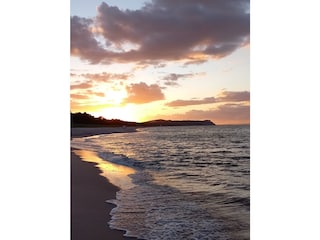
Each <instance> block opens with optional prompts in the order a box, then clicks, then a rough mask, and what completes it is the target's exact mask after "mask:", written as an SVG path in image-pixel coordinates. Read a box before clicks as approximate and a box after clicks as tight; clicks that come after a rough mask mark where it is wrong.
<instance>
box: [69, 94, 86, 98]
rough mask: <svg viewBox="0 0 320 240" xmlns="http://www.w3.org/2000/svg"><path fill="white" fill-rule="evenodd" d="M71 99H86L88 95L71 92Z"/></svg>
mask: <svg viewBox="0 0 320 240" xmlns="http://www.w3.org/2000/svg"><path fill="white" fill-rule="evenodd" d="M70 97H71V99H88V98H89V97H88V96H87V95H83V94H71V95H70Z"/></svg>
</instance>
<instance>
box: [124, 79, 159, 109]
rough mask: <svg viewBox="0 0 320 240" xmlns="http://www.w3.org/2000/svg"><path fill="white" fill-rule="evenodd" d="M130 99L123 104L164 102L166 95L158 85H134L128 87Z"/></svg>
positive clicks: (142, 83) (141, 83)
mask: <svg viewBox="0 0 320 240" xmlns="http://www.w3.org/2000/svg"><path fill="white" fill-rule="evenodd" d="M126 90H127V93H128V98H126V99H125V100H124V102H123V103H136V104H142V103H149V102H153V101H158V100H163V99H164V94H163V93H162V91H161V88H160V87H159V86H158V85H157V84H151V85H147V84H146V83H144V82H140V83H134V84H131V85H129V86H127V87H126Z"/></svg>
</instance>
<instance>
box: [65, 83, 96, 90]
mask: <svg viewBox="0 0 320 240" xmlns="http://www.w3.org/2000/svg"><path fill="white" fill-rule="evenodd" d="M91 87H92V84H91V83H88V82H83V83H78V84H72V85H71V86H70V89H71V90H75V89H88V88H91Z"/></svg>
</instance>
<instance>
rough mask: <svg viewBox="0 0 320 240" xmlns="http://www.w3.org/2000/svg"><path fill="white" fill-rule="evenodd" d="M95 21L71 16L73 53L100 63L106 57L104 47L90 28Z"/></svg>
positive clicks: (71, 48) (71, 47)
mask: <svg viewBox="0 0 320 240" xmlns="http://www.w3.org/2000/svg"><path fill="white" fill-rule="evenodd" d="M92 23H93V21H92V20H91V19H87V18H81V17H77V16H73V17H71V23H70V29H71V36H70V38H71V42H70V44H71V46H70V50H71V55H73V56H78V57H80V58H81V59H87V60H89V61H90V62H91V63H98V62H100V61H101V59H103V58H104V49H103V48H102V46H101V44H100V43H99V42H98V41H97V40H96V39H95V38H94V35H93V33H92V31H91V30H90V28H91V25H92Z"/></svg>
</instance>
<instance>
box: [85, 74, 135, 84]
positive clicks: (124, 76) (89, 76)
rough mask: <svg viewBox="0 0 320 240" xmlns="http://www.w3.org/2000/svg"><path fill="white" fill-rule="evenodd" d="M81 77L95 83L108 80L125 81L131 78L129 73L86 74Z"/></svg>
mask: <svg viewBox="0 0 320 240" xmlns="http://www.w3.org/2000/svg"><path fill="white" fill-rule="evenodd" d="M81 76H83V77H85V78H87V79H90V80H93V81H96V82H108V81H109V80H111V79H112V80H114V79H116V80H127V79H128V78H129V77H131V76H132V74H129V73H107V72H102V73H86V74H81Z"/></svg>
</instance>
